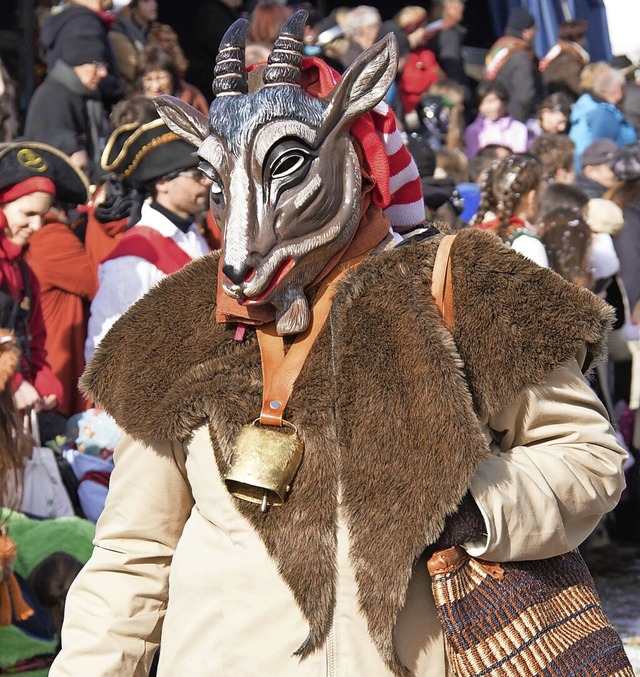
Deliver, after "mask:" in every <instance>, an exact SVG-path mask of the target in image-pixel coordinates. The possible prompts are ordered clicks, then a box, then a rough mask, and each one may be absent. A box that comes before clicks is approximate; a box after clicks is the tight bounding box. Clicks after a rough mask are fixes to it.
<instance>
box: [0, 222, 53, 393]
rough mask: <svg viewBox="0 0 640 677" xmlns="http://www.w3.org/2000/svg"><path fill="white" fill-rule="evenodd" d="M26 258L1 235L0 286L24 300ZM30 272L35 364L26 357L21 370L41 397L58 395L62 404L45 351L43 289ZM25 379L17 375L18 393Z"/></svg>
mask: <svg viewBox="0 0 640 677" xmlns="http://www.w3.org/2000/svg"><path fill="white" fill-rule="evenodd" d="M22 256H23V249H22V248H21V247H18V246H17V245H15V244H13V243H11V242H9V240H7V238H6V237H5V236H4V235H3V234H0V287H4V288H5V289H6V290H7V291H8V292H9V294H11V296H12V297H13V298H14V299H18V300H21V299H22V298H23V296H24V282H23V279H22V268H21V265H20V259H21V258H22ZM27 273H28V279H29V286H30V287H31V313H30V316H29V331H30V334H31V341H30V343H29V345H30V352H31V365H29V362H28V361H27V358H26V356H25V355H22V358H21V369H22V371H23V372H24V374H29V371H30V372H31V374H30V376H29V377H28V379H27V380H28V381H29V382H30V383H31V384H33V386H34V387H35V389H36V390H37V391H38V393H39V394H40V396H41V397H45V396H46V395H55V396H56V397H57V398H58V401H60V400H61V399H62V394H63V393H62V384H61V383H60V381H59V380H58V378H57V377H56V376H55V374H54V373H53V371H52V370H51V367H50V366H49V363H48V362H47V351H46V349H45V341H46V338H47V333H46V330H45V327H44V319H43V317H42V306H41V304H40V286H39V285H38V281H37V279H36V277H35V275H34V274H33V271H31V269H30V268H28V267H27ZM24 378H25V377H24V376H23V374H22V373H18V374H16V376H15V378H14V383H13V389H14V390H17V388H18V386H19V385H20V384H21V383H22V381H23V380H24Z"/></svg>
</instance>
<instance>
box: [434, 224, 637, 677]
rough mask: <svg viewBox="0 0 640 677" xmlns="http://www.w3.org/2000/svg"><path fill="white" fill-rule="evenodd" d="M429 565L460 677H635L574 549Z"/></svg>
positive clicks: (451, 552) (440, 268)
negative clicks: (510, 559)
mask: <svg viewBox="0 0 640 677" xmlns="http://www.w3.org/2000/svg"><path fill="white" fill-rule="evenodd" d="M453 237H454V236H447V237H445V238H444V239H443V243H442V244H441V245H440V248H439V250H438V255H437V257H436V263H435V265H434V271H433V283H432V292H433V295H434V297H435V299H436V303H437V305H438V307H439V308H440V310H441V312H442V314H443V317H444V320H445V325H446V326H447V327H448V328H449V329H451V327H452V325H451V321H452V313H453V296H452V286H451V271H450V264H449V252H450V248H451V245H452V242H453ZM428 568H429V573H430V575H431V582H432V589H433V596H434V599H435V602H436V607H437V610H438V615H439V617H440V622H441V623H442V627H443V631H444V636H445V640H446V645H447V653H448V656H449V660H450V662H451V665H452V669H453V671H454V674H455V675H457V677H536V676H540V677H576V676H578V675H584V677H634V671H633V668H632V667H631V664H630V663H629V660H628V658H627V656H626V654H625V651H624V647H623V645H622V642H621V640H620V637H619V636H618V634H617V633H616V631H615V630H614V628H613V626H612V625H611V623H610V622H609V620H608V619H607V617H606V616H605V614H604V611H603V609H602V606H601V604H600V600H599V598H598V595H597V593H596V590H595V587H594V585H593V580H592V578H591V574H590V573H589V569H588V568H587V565H586V564H585V562H584V560H583V559H582V556H581V555H580V553H579V552H578V551H577V550H574V551H573V552H569V553H567V554H566V555H560V556H558V557H551V558H548V559H542V560H533V561H526V562H508V563H504V564H495V563H492V562H485V561H483V560H480V559H476V558H473V557H471V556H469V555H468V554H467V552H466V551H465V550H464V549H463V548H461V547H460V546H454V547H452V548H448V549H447V550H441V551H439V552H436V553H435V554H434V555H433V556H432V557H431V558H430V560H429V562H428Z"/></svg>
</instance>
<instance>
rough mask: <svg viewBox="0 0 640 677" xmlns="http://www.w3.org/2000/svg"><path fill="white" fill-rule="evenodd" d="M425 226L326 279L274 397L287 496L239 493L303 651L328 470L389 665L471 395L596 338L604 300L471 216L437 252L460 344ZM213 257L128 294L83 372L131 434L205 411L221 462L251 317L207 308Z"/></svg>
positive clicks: (249, 381) (461, 443) (329, 565)
mask: <svg viewBox="0 0 640 677" xmlns="http://www.w3.org/2000/svg"><path fill="white" fill-rule="evenodd" d="M438 240H439V238H433V239H432V240H428V241H426V242H424V243H421V244H416V245H411V246H406V247H399V248H396V249H395V250H392V251H391V252H387V253H384V254H382V255H380V256H377V257H373V258H371V259H369V260H367V261H365V262H364V263H363V264H361V266H360V267H359V268H358V269H357V270H355V271H352V272H351V273H349V275H348V276H346V277H345V278H344V280H343V281H342V282H341V283H340V286H339V288H338V292H337V294H336V297H335V301H334V305H333V308H332V312H331V315H330V319H329V321H328V322H327V326H325V328H324V330H323V331H322V333H321V335H320V337H319V338H318V340H317V342H316V345H314V349H313V351H312V354H311V355H310V357H309V359H308V361H307V363H306V364H305V367H304V369H303V371H302V373H301V375H300V377H299V379H298V382H297V384H296V388H295V390H294V393H293V395H292V397H291V400H290V403H289V405H288V408H287V418H288V419H289V420H290V421H291V422H292V423H294V424H295V425H296V426H297V427H298V429H299V430H300V431H301V435H302V436H303V438H304V442H305V457H304V460H303V463H302V466H301V468H300V470H299V472H298V475H297V476H296V479H295V482H294V486H293V488H292V491H291V494H290V497H289V500H288V501H287V503H286V504H285V505H284V506H282V507H281V508H277V509H273V510H271V511H269V512H268V513H266V514H262V513H260V512H259V510H257V509H256V507H255V506H254V505H252V504H247V503H245V502H242V501H237V507H238V509H239V510H240V511H242V513H243V514H244V515H245V516H246V517H247V519H249V520H250V522H251V523H252V525H253V526H254V528H255V529H256V531H257V533H258V534H259V535H260V537H261V538H262V539H263V541H264V542H265V545H266V547H267V549H268V550H269V552H270V554H271V555H272V557H274V559H275V560H276V561H277V562H278V566H279V570H280V572H281V575H282V576H283V578H284V580H286V582H287V583H288V585H289V586H290V588H291V589H292V591H293V593H294V595H295V598H296V600H297V602H298V604H299V605H300V608H301V609H302V611H303V613H304V614H305V617H306V618H307V620H308V622H309V626H310V633H309V638H308V641H307V643H306V644H305V645H304V646H303V647H301V650H300V653H301V655H303V656H304V655H306V654H308V653H310V652H312V651H313V650H315V649H317V648H318V647H320V646H321V645H322V644H323V642H324V640H325V638H326V635H327V632H328V630H329V628H330V624H331V619H332V613H333V608H334V599H335V553H336V521H337V493H338V482H340V486H341V490H342V500H343V507H344V514H345V517H346V520H347V523H348V527H349V530H350V535H351V539H352V541H351V542H352V545H351V548H352V549H351V556H352V562H353V564H354V567H355V571H356V578H357V581H358V587H359V597H360V605H361V608H362V611H363V613H364V614H365V616H366V618H367V621H368V625H369V630H370V633H371V636H372V638H373V640H374V642H375V643H376V645H377V646H378V649H379V650H380V652H381V654H382V656H383V657H384V658H385V660H386V661H387V663H388V664H389V666H390V667H391V668H392V669H393V670H394V671H395V672H396V673H397V674H401V672H402V668H401V666H400V665H399V663H398V661H397V658H396V654H395V650H394V647H393V640H392V635H393V627H394V624H395V619H396V617H397V614H398V611H399V610H400V609H401V608H402V606H403V603H404V599H405V594H406V589H407V584H408V581H409V578H410V576H411V570H412V566H413V564H414V562H415V560H416V558H417V557H418V556H419V555H420V554H421V553H422V551H423V550H424V549H425V547H426V546H428V545H430V544H432V543H433V542H434V541H435V540H436V539H437V537H438V535H439V534H440V532H441V530H442V527H443V523H444V519H445V517H446V516H447V514H450V513H452V512H453V511H455V509H456V506H457V505H458V503H459V502H460V499H461V498H462V496H463V495H464V494H465V492H466V490H467V487H468V484H469V481H470V478H471V476H472V475H473V473H474V470H475V468H476V466H477V464H478V463H479V462H480V461H481V460H482V459H483V458H485V457H486V456H487V454H488V448H487V446H486V441H485V438H484V435H483V431H482V429H481V426H480V425H479V423H478V420H477V418H476V416H475V414H474V409H475V411H476V412H478V413H479V414H481V415H483V416H484V415H487V414H489V413H492V412H495V411H498V410H500V409H501V408H503V407H504V406H506V405H507V404H508V403H509V402H510V401H512V400H513V398H514V397H515V396H516V395H517V393H518V391H519V390H521V389H522V388H523V387H524V386H525V385H526V384H528V383H534V384H535V383H541V382H542V381H543V380H544V378H545V377H546V375H547V374H548V373H549V372H550V371H552V370H553V369H555V368H557V367H558V366H560V365H561V364H563V363H564V362H566V361H567V360H568V359H570V358H571V357H572V356H573V355H574V354H575V353H576V351H577V350H578V348H579V347H580V346H581V345H582V344H583V343H585V342H586V343H587V344H588V346H589V348H590V349H591V351H592V352H593V353H594V354H596V355H598V354H601V352H602V344H603V340H604V337H605V334H606V329H607V327H608V324H609V322H610V319H611V318H610V311H609V310H608V307H607V306H606V305H605V304H604V303H602V302H601V301H599V300H598V299H597V298H596V297H594V296H593V295H591V294H590V293H589V292H587V291H585V290H582V289H579V288H577V287H574V286H572V285H569V284H568V283H566V282H564V281H563V280H562V279H561V278H560V277H559V276H557V275H555V274H554V273H551V272H549V271H548V270H544V269H542V268H538V267H537V266H536V265H535V264H532V263H530V262H529V261H527V260H526V259H524V258H523V257H521V256H519V255H518V254H515V253H514V252H512V251H510V250H509V249H507V248H506V247H504V245H502V243H500V241H499V240H498V239H497V238H495V237H494V236H492V235H490V234H487V233H483V232H481V231H476V230H469V231H463V232H462V233H460V235H458V237H457V239H456V242H455V244H454V248H453V254H452V256H453V258H452V265H453V268H452V271H453V285H454V299H455V300H454V314H455V328H454V337H455V342H456V343H457V345H458V348H459V354H458V352H457V351H456V346H455V344H454V342H453V337H452V336H451V335H450V334H449V333H448V332H447V330H446V329H445V328H444V327H443V325H442V323H441V321H440V317H439V315H438V311H437V309H436V307H435V305H434V303H433V300H432V298H431V295H430V279H431V270H432V266H433V259H434V256H435V251H436V248H437V245H438ZM216 266H217V256H216V255H211V256H208V257H205V258H204V259H200V260H198V261H196V262H194V263H192V264H190V265H189V266H187V268H185V269H183V270H182V271H181V272H179V273H177V274H175V275H173V276H171V277H170V278H167V279H166V280H164V281H163V282H161V283H160V284H159V285H158V286H157V287H156V288H154V290H152V291H151V292H150V293H149V294H148V295H147V296H145V297H144V298H143V299H142V300H141V301H140V302H138V303H137V304H136V305H135V306H134V307H133V308H132V309H131V310H130V311H129V312H128V313H126V314H125V316H124V317H123V318H122V319H121V320H120V321H119V322H118V323H117V324H116V325H115V326H114V328H113V329H112V330H111V331H110V332H109V334H108V335H107V336H106V338H105V339H104V341H103V343H102V345H101V346H100V348H99V350H98V351H97V353H96V355H95V357H94V359H93V361H92V362H91V364H90V366H89V367H88V369H87V372H86V374H85V377H84V379H83V385H84V387H85V389H86V391H88V392H89V393H90V395H91V396H92V397H93V399H94V400H95V401H96V402H98V403H99V404H101V405H102V406H104V407H105V408H106V409H107V410H108V411H109V412H110V413H111V414H113V415H114V416H115V418H116V420H117V421H118V423H119V424H120V425H121V426H122V427H123V428H124V429H125V430H127V432H129V433H130V434H132V435H133V436H134V437H137V438H141V439H143V438H158V437H168V438H172V439H180V440H188V439H189V436H190V433H191V431H192V430H193V429H194V428H195V427H197V426H199V425H202V424H204V423H206V424H208V426H209V430H210V434H211V440H212V444H213V448H214V452H215V456H216V461H217V464H218V467H219V470H220V472H221V473H222V474H224V472H225V470H226V469H227V467H228V463H229V460H230V448H231V443H232V441H233V439H234V437H235V435H236V434H237V431H238V430H239V428H240V427H241V426H242V425H244V424H245V423H248V422H250V421H251V420H253V419H254V418H255V417H256V415H257V413H258V411H259V409H260V403H261V392H262V386H261V375H260V366H259V351H258V347H257V341H256V339H255V336H254V335H253V332H250V335H249V336H248V338H247V339H246V340H245V341H244V342H242V343H239V342H236V341H234V339H233V334H234V327H232V326H221V325H216V323H215V319H214V314H215V280H216ZM203 282H204V284H203ZM460 357H462V360H463V362H464V365H465V372H466V377H465V373H463V370H462V364H463V362H462V361H461V360H460ZM467 378H469V379H470V380H471V381H472V387H471V388H468V387H467V382H466V381H467ZM301 539H304V541H303V542H301Z"/></svg>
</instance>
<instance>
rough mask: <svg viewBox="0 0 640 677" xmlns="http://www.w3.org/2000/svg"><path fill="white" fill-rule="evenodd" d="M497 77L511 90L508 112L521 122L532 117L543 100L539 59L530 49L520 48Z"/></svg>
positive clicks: (497, 80)
mask: <svg viewBox="0 0 640 677" xmlns="http://www.w3.org/2000/svg"><path fill="white" fill-rule="evenodd" d="M495 79H496V82H500V83H502V84H503V85H504V86H505V87H506V88H507V91H508V92H509V103H508V105H507V113H508V114H509V115H510V116H511V117H512V118H514V119H515V120H520V122H526V121H527V120H528V119H529V118H530V117H532V115H533V113H534V111H535V109H536V106H537V105H538V104H539V103H540V101H542V79H541V77H540V72H539V71H538V61H537V59H536V58H535V57H534V56H533V55H532V54H531V53H529V52H528V51H526V50H524V49H519V50H517V51H515V52H514V53H513V54H512V55H511V56H510V57H509V58H508V59H507V61H506V62H505V64H504V66H502V68H501V69H500V72H499V73H498V75H496V78H495Z"/></svg>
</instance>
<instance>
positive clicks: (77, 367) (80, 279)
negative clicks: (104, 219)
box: [25, 218, 98, 416]
mask: <svg viewBox="0 0 640 677" xmlns="http://www.w3.org/2000/svg"><path fill="white" fill-rule="evenodd" d="M47 220H48V221H49V222H48V223H46V224H45V226H44V227H42V228H41V229H40V230H39V231H37V232H36V233H34V234H33V235H32V236H31V238H30V239H29V246H28V248H27V251H26V256H25V258H26V261H27V263H28V264H29V267H30V268H31V270H33V272H34V274H35V275H36V276H37V278H38V281H39V285H40V301H41V305H42V313H43V316H44V322H45V326H46V348H47V353H48V356H49V362H50V364H51V367H52V369H53V371H54V373H55V374H56V376H57V377H58V378H59V379H60V380H61V382H62V384H63V388H64V396H63V398H62V399H60V398H58V411H59V412H60V413H61V414H64V415H65V416H71V415H72V414H75V413H77V412H79V411H83V410H84V409H86V402H85V400H84V398H83V397H82V395H81V394H80V392H79V391H78V379H79V378H80V376H82V372H83V370H84V366H85V365H84V342H85V340H86V338H87V321H88V319H89V301H90V300H91V299H92V298H93V297H94V296H95V293H96V291H97V288H98V284H97V280H96V275H95V271H94V268H93V265H92V263H91V259H90V258H89V255H88V254H87V252H86V251H85V248H84V246H83V245H82V242H80V240H79V239H78V237H77V236H76V235H75V234H74V233H73V231H72V230H71V228H70V227H69V226H67V225H66V224H64V223H58V222H57V220H53V221H51V219H49V218H48V219H47Z"/></svg>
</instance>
